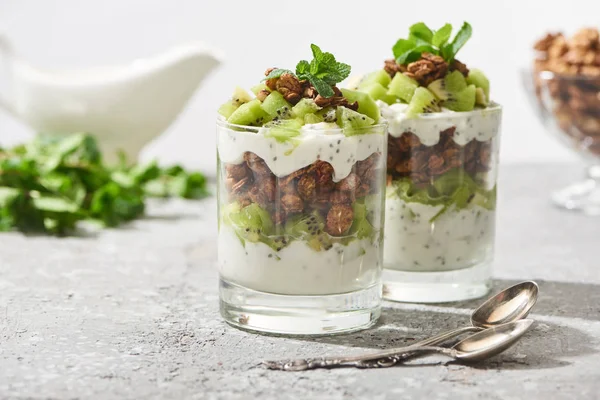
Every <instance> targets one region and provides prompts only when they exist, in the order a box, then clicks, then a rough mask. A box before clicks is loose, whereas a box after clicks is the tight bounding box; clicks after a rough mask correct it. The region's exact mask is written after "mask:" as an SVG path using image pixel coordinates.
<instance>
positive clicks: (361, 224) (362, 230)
mask: <svg viewBox="0 0 600 400" xmlns="http://www.w3.org/2000/svg"><path fill="white" fill-rule="evenodd" d="M352 209H353V210H354V218H353V220H352V225H351V226H350V230H349V231H348V234H349V235H352V236H356V238H358V239H364V238H367V237H370V236H371V235H372V234H373V231H374V229H373V226H372V225H371V224H370V223H369V221H368V220H367V206H366V205H365V204H363V203H359V202H355V203H354V204H353V205H352Z"/></svg>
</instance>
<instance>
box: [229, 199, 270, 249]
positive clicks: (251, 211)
mask: <svg viewBox="0 0 600 400" xmlns="http://www.w3.org/2000/svg"><path fill="white" fill-rule="evenodd" d="M229 219H230V220H231V222H232V224H233V227H234V228H235V230H236V233H237V234H238V235H239V236H240V237H242V238H243V239H244V240H247V241H249V242H254V243H256V242H259V241H261V239H262V238H263V237H264V236H269V235H270V234H271V233H272V230H273V226H274V225H273V221H272V220H271V216H270V214H269V213H268V212H267V211H266V210H264V209H262V208H261V207H260V206H259V205H258V204H256V203H252V204H250V205H248V206H246V207H244V208H242V209H241V210H240V212H239V213H234V214H230V215H229Z"/></svg>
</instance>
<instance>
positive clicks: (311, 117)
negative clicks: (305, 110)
mask: <svg viewBox="0 0 600 400" xmlns="http://www.w3.org/2000/svg"><path fill="white" fill-rule="evenodd" d="M324 121H325V119H324V118H323V116H322V115H318V114H306V115H305V116H304V123H305V124H318V123H320V122H324Z"/></svg>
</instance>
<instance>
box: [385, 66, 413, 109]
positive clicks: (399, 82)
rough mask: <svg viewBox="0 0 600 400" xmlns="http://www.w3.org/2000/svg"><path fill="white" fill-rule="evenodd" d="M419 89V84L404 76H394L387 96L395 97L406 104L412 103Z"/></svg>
mask: <svg viewBox="0 0 600 400" xmlns="http://www.w3.org/2000/svg"><path fill="white" fill-rule="evenodd" d="M418 87H419V83H418V82H417V81H415V80H414V79H412V78H409V77H408V76H406V75H404V74H400V73H398V74H396V75H394V79H392V81H391V82H390V85H389V87H388V91H387V94H388V95H390V96H395V97H397V98H399V99H400V100H402V101H403V102H405V103H410V101H411V99H412V97H413V94H414V93H415V90H416V89H417V88H418Z"/></svg>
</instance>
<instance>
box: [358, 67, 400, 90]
mask: <svg viewBox="0 0 600 400" xmlns="http://www.w3.org/2000/svg"><path fill="white" fill-rule="evenodd" d="M391 81H392V78H391V77H390V75H389V74H388V73H387V72H385V70H383V69H380V70H378V71H375V72H371V73H370V74H367V75H366V76H365V77H364V78H363V79H362V80H361V81H360V83H359V84H358V88H359V89H363V87H365V86H369V85H370V84H372V83H378V84H380V85H381V86H383V87H385V88H387V87H388V86H389V84H390V82H391Z"/></svg>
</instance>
